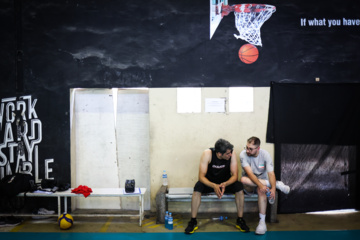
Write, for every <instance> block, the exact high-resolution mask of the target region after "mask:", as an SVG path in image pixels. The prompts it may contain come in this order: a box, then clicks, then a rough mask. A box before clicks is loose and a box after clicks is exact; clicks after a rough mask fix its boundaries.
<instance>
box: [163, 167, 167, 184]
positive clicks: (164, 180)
mask: <svg viewBox="0 0 360 240" xmlns="http://www.w3.org/2000/svg"><path fill="white" fill-rule="evenodd" d="M162 179H163V186H167V185H168V178H167V174H166V171H165V170H164V171H163V175H162Z"/></svg>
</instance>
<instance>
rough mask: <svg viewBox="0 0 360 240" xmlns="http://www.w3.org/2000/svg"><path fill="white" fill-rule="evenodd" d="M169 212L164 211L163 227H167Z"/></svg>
mask: <svg viewBox="0 0 360 240" xmlns="http://www.w3.org/2000/svg"><path fill="white" fill-rule="evenodd" d="M168 225H169V212H168V211H166V212H165V228H169V226H168Z"/></svg>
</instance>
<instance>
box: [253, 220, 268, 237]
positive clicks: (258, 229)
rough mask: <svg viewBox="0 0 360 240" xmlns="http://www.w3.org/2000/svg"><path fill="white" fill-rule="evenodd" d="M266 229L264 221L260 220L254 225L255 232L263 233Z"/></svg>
mask: <svg viewBox="0 0 360 240" xmlns="http://www.w3.org/2000/svg"><path fill="white" fill-rule="evenodd" d="M266 231H267V228H266V223H265V221H261V220H260V222H259V225H258V226H257V227H256V230H255V234H257V235H263V234H265V233H266Z"/></svg>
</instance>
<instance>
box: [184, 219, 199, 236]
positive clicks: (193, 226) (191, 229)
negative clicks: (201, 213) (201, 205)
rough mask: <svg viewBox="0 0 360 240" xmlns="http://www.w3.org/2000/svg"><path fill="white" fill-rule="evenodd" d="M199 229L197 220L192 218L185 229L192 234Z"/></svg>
mask: <svg viewBox="0 0 360 240" xmlns="http://www.w3.org/2000/svg"><path fill="white" fill-rule="evenodd" d="M197 229H198V226H197V221H196V220H190V222H189V224H188V226H187V228H186V229H185V233H186V234H192V233H194V232H195V231H196V230H197Z"/></svg>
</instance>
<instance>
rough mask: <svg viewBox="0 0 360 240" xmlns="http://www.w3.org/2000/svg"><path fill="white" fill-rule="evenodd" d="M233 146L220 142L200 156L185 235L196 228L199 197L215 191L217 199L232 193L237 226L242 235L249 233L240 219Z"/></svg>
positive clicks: (239, 185) (240, 192)
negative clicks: (197, 179) (197, 175)
mask: <svg viewBox="0 0 360 240" xmlns="http://www.w3.org/2000/svg"><path fill="white" fill-rule="evenodd" d="M233 148H234V146H233V145H232V144H231V143H230V142H228V141H226V140H224V139H219V140H217V142H216V143H215V148H210V149H206V150H205V151H204V152H203V154H202V155H201V159H200V167H199V181H198V182H197V183H196V184H195V187H194V192H193V195H192V200H191V220H190V222H189V224H188V226H187V228H186V229H185V233H186V234H191V233H194V232H195V230H197V229H198V226H197V220H196V216H197V212H198V209H199V207H200V203H201V194H202V193H209V192H215V194H216V195H217V196H218V198H221V197H222V196H223V194H224V193H234V194H235V203H236V207H237V214H238V218H237V220H236V227H237V228H239V229H240V231H242V232H249V227H248V226H246V223H245V221H244V219H243V212H244V192H243V185H242V183H241V182H239V181H238V164H237V160H236V153H235V152H234V151H233Z"/></svg>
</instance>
